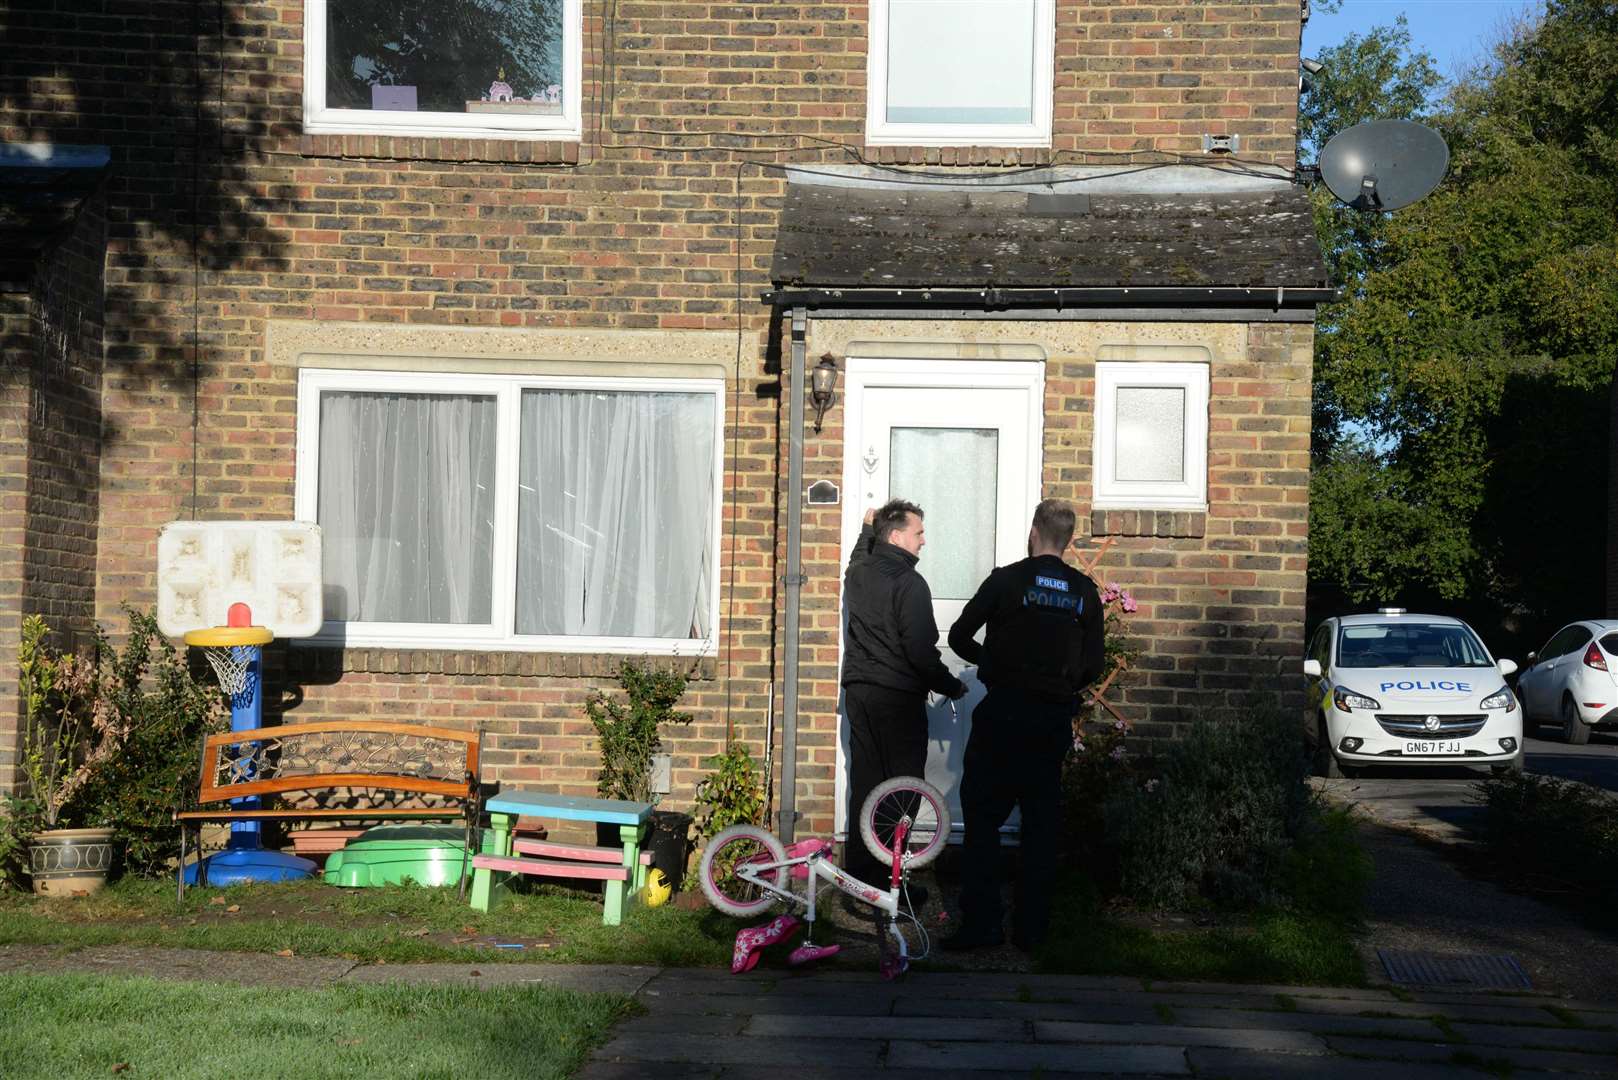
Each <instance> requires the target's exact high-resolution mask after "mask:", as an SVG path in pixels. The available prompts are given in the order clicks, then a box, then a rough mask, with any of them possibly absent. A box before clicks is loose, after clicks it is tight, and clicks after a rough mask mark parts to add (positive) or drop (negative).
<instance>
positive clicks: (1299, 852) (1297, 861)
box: [1280, 802, 1376, 923]
mask: <svg viewBox="0 0 1618 1080" xmlns="http://www.w3.org/2000/svg"><path fill="white" fill-rule="evenodd" d="M1355 829H1356V825H1355V822H1354V813H1353V811H1352V810H1349V809H1346V808H1343V807H1327V806H1323V805H1321V804H1320V803H1318V802H1316V803H1315V804H1314V805H1313V807H1311V810H1310V812H1309V813H1308V814H1306V815H1305V816H1304V819H1303V821H1302V822H1301V823H1300V826H1299V829H1298V833H1297V835H1296V836H1295V837H1294V838H1293V841H1292V846H1291V848H1290V849H1289V850H1288V851H1287V853H1286V856H1285V857H1284V858H1283V859H1282V861H1281V878H1280V885H1281V889H1282V891H1283V892H1284V893H1285V894H1286V897H1287V900H1288V901H1289V903H1290V906H1291V907H1293V908H1294V909H1296V910H1298V911H1300V912H1303V913H1304V914H1307V915H1323V916H1327V917H1329V918H1332V919H1334V920H1337V921H1338V922H1340V923H1349V922H1355V921H1357V920H1358V919H1359V917H1360V915H1361V913H1362V912H1363V911H1364V909H1365V894H1366V892H1367V890H1369V889H1370V887H1371V878H1372V877H1373V876H1374V874H1375V872H1376V865H1375V863H1373V862H1372V861H1371V856H1370V854H1369V853H1368V852H1366V850H1365V849H1364V848H1362V847H1360V842H1359V838H1358V836H1356V835H1355Z"/></svg>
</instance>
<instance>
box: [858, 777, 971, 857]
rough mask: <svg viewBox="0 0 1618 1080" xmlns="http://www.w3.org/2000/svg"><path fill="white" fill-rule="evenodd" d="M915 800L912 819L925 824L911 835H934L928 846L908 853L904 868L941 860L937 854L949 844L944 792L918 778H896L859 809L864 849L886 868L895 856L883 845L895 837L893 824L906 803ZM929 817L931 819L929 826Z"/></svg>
mask: <svg viewBox="0 0 1618 1080" xmlns="http://www.w3.org/2000/svg"><path fill="white" fill-rule="evenodd" d="M912 799H914V800H919V801H917V802H915V803H914V804H913V805H914V807H915V810H914V811H913V816H914V818H915V819H916V820H917V821H918V822H921V823H922V829H920V830H918V832H917V833H915V834H912V835H920V834H921V833H922V832H925V831H926V830H927V829H929V828H930V829H931V836H930V837H929V838H928V839H927V840H926V842H925V843H923V844H921V845H920V846H917V847H912V848H910V849H909V850H908V851H907V852H906V853H905V856H904V863H905V866H906V867H907V868H908V869H911V870H919V869H920V868H922V867H923V866H926V865H927V864H928V863H930V862H932V861H933V860H934V859H936V858H938V853H939V852H940V851H943V850H944V845H945V844H947V843H949V826H950V820H949V803H947V802H945V801H944V793H943V792H941V791H939V790H938V789H937V788H935V787H933V785H931V784H929V783H928V782H927V781H925V780H923V779H921V778H920V777H918V776H895V777H893V778H892V779H890V780H884V781H882V782H881V783H880V784H878V785H877V786H876V787H874V788H872V789H871V793H870V794H869V795H867V796H866V797H865V804H864V805H863V806H861V807H860V839H861V840H863V841H864V842H865V850H866V851H869V852H870V853H871V857H872V858H874V859H876V860H878V861H879V862H881V863H882V864H883V865H887V863H888V860H889V859H891V858H892V857H893V853H892V851H891V850H890V849H889V848H887V847H886V846H884V844H883V839H884V838H885V837H887V836H891V835H892V822H893V821H894V820H897V817H898V815H899V813H901V812H903V810H904V806H905V803H906V802H908V801H910V800H912ZM929 816H930V817H931V819H932V820H931V823H930V824H929V823H928V818H929Z"/></svg>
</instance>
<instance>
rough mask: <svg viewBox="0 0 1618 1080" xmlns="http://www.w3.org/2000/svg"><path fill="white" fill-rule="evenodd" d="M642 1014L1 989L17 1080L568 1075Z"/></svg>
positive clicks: (393, 994) (145, 986)
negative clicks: (615, 1029)
mask: <svg viewBox="0 0 1618 1080" xmlns="http://www.w3.org/2000/svg"><path fill="white" fill-rule="evenodd" d="M634 1008H635V1006H634V1004H633V1003H632V1002H631V1001H630V1000H629V999H628V998H626V997H623V996H622V995H617V994H580V993H572V992H567V991H561V990H550V989H545V988H543V987H518V988H509V989H494V990H471V989H466V988H460V987H442V986H439V987H407V986H392V985H388V986H343V987H331V988H326V989H320V990H309V989H300V990H281V989H273V990H271V989H244V988H241V987H236V986H221V985H216V984H212V983H180V982H159V981H156V980H153V979H125V978H116V977H110V976H91V975H11V976H6V977H3V978H0V1016H3V1017H5V1018H6V1019H5V1023H4V1024H0V1061H4V1062H5V1063H6V1064H5V1075H6V1076H7V1077H8V1078H12V1080H23V1078H25V1077H39V1078H41V1080H46V1078H49V1080H57V1078H59V1077H66V1076H128V1077H137V1078H138V1077H163V1078H164V1080H184V1078H188V1077H196V1078H198V1080H202V1078H212V1077H219V1076H228V1077H231V1078H233V1080H255V1078H260V1077H263V1078H280V1077H287V1076H297V1077H300V1078H304V1080H315V1078H320V1077H332V1078H334V1080H335V1078H339V1077H344V1078H346V1077H351V1076H409V1077H445V1078H460V1077H479V1078H480V1080H499V1078H505V1077H509V1078H511V1080H518V1078H524V1080H527V1078H530V1077H558V1078H560V1077H566V1076H568V1075H570V1074H571V1073H572V1072H573V1070H575V1069H576V1068H578V1066H579V1065H580V1064H581V1063H582V1062H583V1060H584V1058H585V1057H586V1056H587V1055H588V1053H589V1052H590V1050H591V1049H592V1048H593V1047H595V1046H597V1045H599V1044H600V1043H602V1042H604V1041H605V1040H606V1037H607V1032H608V1030H609V1029H610V1028H611V1026H612V1025H613V1023H615V1022H616V1021H617V1020H618V1019H619V1018H620V1017H622V1016H624V1015H626V1014H627V1013H628V1012H630V1011H632V1010H633V1009H634Z"/></svg>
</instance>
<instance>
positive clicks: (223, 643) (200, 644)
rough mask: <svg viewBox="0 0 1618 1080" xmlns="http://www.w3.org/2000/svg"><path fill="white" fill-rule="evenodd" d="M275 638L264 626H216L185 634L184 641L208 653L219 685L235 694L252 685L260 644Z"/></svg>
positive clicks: (204, 653)
mask: <svg viewBox="0 0 1618 1080" xmlns="http://www.w3.org/2000/svg"><path fill="white" fill-rule="evenodd" d="M274 640H275V635H274V634H272V633H270V631H268V630H266V629H265V628H264V627H262V626H214V627H210V628H208V629H206V630H192V631H191V632H190V633H188V634H186V635H185V643H186V644H187V645H192V646H195V647H197V648H200V649H201V650H202V655H203V656H205V657H207V659H208V666H209V667H211V668H213V672H214V675H215V676H216V677H217V678H218V679H219V689H221V690H223V691H224V692H225V694H226V696H228V697H232V698H234V697H236V696H237V695H238V694H242V693H245V692H246V691H247V690H248V689H249V686H248V675H249V673H250V671H251V670H252V666H253V661H254V660H255V659H257V656H256V653H257V650H258V648H259V647H260V646H263V645H268V644H269V643H270V642H271V641H274Z"/></svg>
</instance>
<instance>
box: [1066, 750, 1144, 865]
mask: <svg viewBox="0 0 1618 1080" xmlns="http://www.w3.org/2000/svg"><path fill="white" fill-rule="evenodd" d="M1128 738H1129V727H1128V725H1126V724H1125V723H1124V722H1123V721H1121V720H1115V721H1113V722H1112V723H1110V724H1104V725H1096V724H1085V725H1083V726H1082V727H1081V728H1080V730H1079V734H1078V735H1077V736H1075V737H1074V739H1073V748H1072V749H1071V750H1070V751H1069V752H1068V755H1067V759H1066V760H1065V761H1064V762H1063V763H1062V812H1063V823H1062V826H1063V827H1062V838H1063V859H1064V861H1066V862H1067V864H1068V865H1069V866H1070V867H1072V868H1074V869H1076V870H1080V871H1082V872H1083V873H1084V874H1085V875H1086V876H1087V877H1088V878H1089V879H1090V880H1091V881H1092V882H1093V883H1094V884H1095V885H1096V887H1098V888H1100V889H1102V890H1103V891H1106V892H1111V891H1112V890H1113V889H1115V888H1116V887H1117V885H1118V874H1119V867H1118V849H1117V848H1116V847H1114V846H1113V845H1112V844H1111V843H1110V842H1109V841H1108V838H1107V819H1106V807H1107V806H1108V805H1109V804H1110V803H1112V802H1113V801H1114V800H1116V799H1118V798H1119V797H1120V796H1121V795H1122V794H1123V793H1124V792H1125V791H1127V790H1130V789H1132V788H1134V787H1135V786H1137V785H1138V784H1139V783H1140V780H1139V777H1138V775H1137V774H1138V769H1137V767H1136V762H1135V755H1133V754H1131V753H1130V752H1129V748H1128V746H1127V745H1126V743H1127V740H1128Z"/></svg>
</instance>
